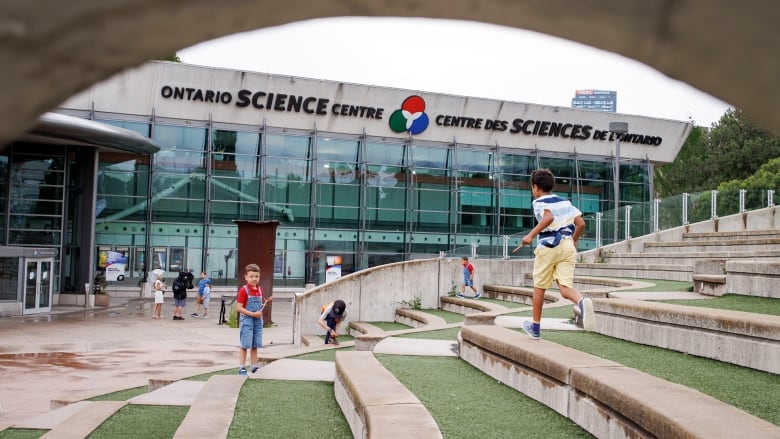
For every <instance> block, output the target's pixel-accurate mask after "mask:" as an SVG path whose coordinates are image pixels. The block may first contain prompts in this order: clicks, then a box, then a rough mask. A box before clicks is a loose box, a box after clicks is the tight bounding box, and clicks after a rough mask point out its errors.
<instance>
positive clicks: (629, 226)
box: [626, 204, 631, 241]
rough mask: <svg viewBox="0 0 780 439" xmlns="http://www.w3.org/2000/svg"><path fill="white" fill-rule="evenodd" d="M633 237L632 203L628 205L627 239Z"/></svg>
mask: <svg viewBox="0 0 780 439" xmlns="http://www.w3.org/2000/svg"><path fill="white" fill-rule="evenodd" d="M629 239H631V205H630V204H628V205H626V241H628V240H629Z"/></svg>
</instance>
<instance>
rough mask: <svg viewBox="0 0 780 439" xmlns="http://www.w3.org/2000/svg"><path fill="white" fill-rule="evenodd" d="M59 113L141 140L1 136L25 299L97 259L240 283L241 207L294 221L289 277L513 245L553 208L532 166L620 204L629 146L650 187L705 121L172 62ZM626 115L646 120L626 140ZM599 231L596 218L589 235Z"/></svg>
mask: <svg viewBox="0 0 780 439" xmlns="http://www.w3.org/2000/svg"><path fill="white" fill-rule="evenodd" d="M49 117H55V118H56V117H63V118H67V120H68V121H70V122H68V123H65V125H68V124H72V123H75V124H78V122H79V121H83V122H84V123H89V124H93V127H104V128H105V130H106V131H107V132H113V133H120V137H121V136H125V137H126V138H130V139H132V142H130V143H132V145H134V146H133V147H126V146H127V145H122V144H121V143H122V142H120V141H116V139H114V141H115V143H118V144H119V145H118V146H117V145H114V146H115V147H112V145H111V139H109V140H108V141H106V144H105V145H104V144H102V143H101V140H100V139H101V137H100V136H89V135H87V134H84V133H83V132H82V133H81V134H80V135H81V137H79V135H72V136H54V137H57V140H56V141H52V140H51V138H43V137H41V136H36V135H33V134H30V135H28V136H26V137H25V138H24V139H20V140H19V141H18V142H16V143H13V144H11V145H10V146H9V147H7V148H6V149H5V150H4V151H3V156H2V157H0V185H1V186H2V188H1V189H0V190H1V191H2V197H3V199H2V206H0V207H2V209H3V212H4V215H3V219H4V221H3V222H2V234H1V235H0V237H2V239H3V240H4V242H2V244H3V247H2V252H0V264H2V266H3V268H4V269H3V270H1V271H2V273H3V274H2V276H3V278H2V279H0V283H1V284H2V292H0V310H2V311H0V312H4V313H7V314H21V313H33V312H42V311H46V310H47V304H48V306H49V307H50V306H51V303H52V302H54V303H55V304H56V303H57V301H59V302H60V303H62V302H63V298H64V297H67V296H68V295H82V296H83V295H84V293H85V291H84V288H85V283H90V282H93V281H94V280H93V275H94V273H98V272H99V273H101V274H102V275H104V276H105V277H106V279H107V281H108V282H109V284H110V283H112V282H116V283H117V284H116V285H127V286H136V285H138V284H139V282H143V281H145V280H146V278H147V275H148V271H150V270H152V269H162V270H164V271H166V272H167V273H166V275H165V276H166V278H168V279H170V278H172V276H174V277H175V275H174V273H175V272H177V271H180V270H183V269H186V268H192V269H193V270H194V271H195V273H196V276H197V273H198V272H199V271H201V270H203V271H206V273H207V274H208V276H209V277H210V278H211V279H212V280H213V281H214V283H215V284H216V285H219V284H221V282H224V283H225V284H230V285H235V283H236V281H237V279H238V280H239V281H240V280H242V279H243V278H242V272H241V269H240V268H239V267H237V266H236V261H237V257H236V248H237V231H238V228H237V225H236V224H235V223H234V221H236V220H250V221H278V222H279V225H278V227H277V230H276V245H275V247H276V257H275V264H274V285H278V286H300V287H303V286H304V285H305V284H321V283H323V282H326V280H330V276H331V275H333V276H335V277H338V275H339V273H340V274H341V275H344V274H348V273H352V272H355V271H358V270H362V269H365V268H368V267H373V266H376V265H380V264H385V263H389V262H396V261H404V260H410V259H418V258H431V257H438V256H439V255H440V253H441V252H452V251H453V250H456V249H461V248H472V249H474V248H475V249H476V252H477V254H478V255H479V256H480V257H501V255H502V249H503V248H504V247H505V245H506V244H507V242H508V244H509V245H510V246H512V247H513V246H515V245H517V244H518V243H519V242H520V239H521V238H522V236H523V234H524V233H526V232H527V231H528V230H530V229H531V228H532V227H533V226H534V225H535V220H534V217H533V213H532V210H531V200H532V196H531V189H530V185H529V176H530V173H531V171H533V170H534V169H537V168H540V167H545V168H549V169H551V170H552V171H553V172H554V173H555V175H556V177H557V186H556V188H555V192H556V193H557V194H559V195H561V196H564V197H569V198H570V199H571V200H572V202H573V203H574V204H575V205H577V206H578V207H579V209H580V210H582V211H583V212H584V214H585V215H589V214H594V213H596V212H602V211H607V210H610V209H613V208H614V204H615V199H616V197H615V189H614V187H615V184H614V175H615V172H614V166H615V164H616V152H617V156H618V157H619V159H620V160H619V165H620V168H619V179H620V181H619V203H620V204H621V205H625V204H632V203H645V202H648V201H650V200H651V199H652V194H653V182H652V176H653V167H654V165H655V164H662V163H668V162H671V161H673V160H674V158H675V156H676V155H677V153H678V151H679V149H680V147H681V146H682V144H683V142H684V141H685V139H686V138H687V136H688V134H689V132H690V130H691V125H690V124H689V123H687V122H682V121H674V120H663V119H656V118H650V117H641V116H633V115H623V114H615V113H604V112H596V111H586V110H575V109H571V108H566V107H556V106H545V105H537V104H527V103H518V102H506V101H499V100H491V99H482V98H474V97H464V96H452V95H444V94H437V93H427V92H425V91H410V90H401V89H393V88H386V87H379V86H367V85H358V84H348V83H341V82H333V81H323V80H314V79H306V78H298V77H290V76H279V75H270V74H262V73H253V72H245V71H234V70H226V69H218V68H208V67H200V66H194V65H187V64H181V63H172V62H164V61H154V62H150V63H147V64H145V65H143V66H141V67H139V68H136V69H131V70H127V71H125V72H123V73H120V74H118V75H116V76H115V77H113V78H111V79H109V80H107V81H105V82H103V83H100V84H97V85H94V86H93V87H91V88H89V89H87V90H85V91H84V92H82V93H81V94H79V95H76V96H74V97H72V98H70V99H69V100H68V101H66V102H64V103H62V104H61V105H60V106H59V107H58V108H57V109H55V110H53V113H50V114H49ZM616 121H619V122H626V123H627V124H628V128H629V129H628V132H627V133H625V134H621V135H619V139H618V136H616V134H615V133H613V132H610V123H612V122H616ZM112 130H113V131H112ZM96 131H100V129H96ZM93 132H94V130H93ZM85 137H88V138H85ZM104 137H105V136H104ZM104 137H103V138H104ZM108 137H109V138H110V137H111V135H108ZM618 140H619V143H618ZM145 141H147V142H148V143H144V142H145ZM618 145H619V146H618ZM122 146H125V147H122ZM85 153H86V154H87V155H86V157H87V159H86V160H83V159H82V158H83V157H82V155H81V154H85ZM90 154H93V155H90ZM90 157H94V159H89V158H90ZM76 196H78V197H79V198H78V199H79V200H80V201H79V203H78V204H74V202H73V200H74V199H76V198H75V197H76ZM77 207H78V208H77ZM507 237H508V238H507ZM595 246H596V242H595V241H594V240H592V239H589V238H588V236H587V235H586V236H584V237H583V239H582V240H581V242H580V246H579V248H580V250H584V249H587V248H593V247H595ZM528 256H529V255H526V256H525V257H528ZM31 264H32V265H31ZM41 264H44V265H41ZM47 264H48V265H47ZM30 267H32V268H30ZM28 268H30V269H32V270H33V271H34V273H33V274H30V273H29V272H28V271H29V270H28ZM326 272H327V278H326ZM44 277H45V278H46V279H45V280H46V282H45V285H44V284H42V283H41V282H40V281H43V280H44ZM33 278H34V279H35V280H36V282H37V283H33V284H32V285H31V284H30V281H31V279H33ZM47 290H48V292H47ZM31 294H32V296H31ZM46 295H48V297H44V296H46ZM3 305H6V306H3Z"/></svg>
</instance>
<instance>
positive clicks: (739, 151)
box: [654, 110, 780, 198]
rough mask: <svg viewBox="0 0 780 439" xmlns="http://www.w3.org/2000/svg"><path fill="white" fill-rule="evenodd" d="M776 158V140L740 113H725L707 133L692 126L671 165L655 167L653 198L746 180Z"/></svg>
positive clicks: (779, 148)
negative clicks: (654, 193) (654, 194)
mask: <svg viewBox="0 0 780 439" xmlns="http://www.w3.org/2000/svg"><path fill="white" fill-rule="evenodd" d="M776 157H780V138H778V137H777V136H774V135H773V134H771V133H770V132H769V131H766V130H763V129H761V128H760V127H758V126H757V125H756V124H754V123H752V122H751V121H750V120H748V119H747V117H745V115H744V114H743V113H742V111H740V110H729V111H727V112H726V113H725V114H724V115H723V117H721V118H720V120H719V121H718V123H717V124H714V125H713V126H712V127H711V129H709V130H706V129H704V128H700V127H694V128H693V130H692V131H691V134H690V136H688V139H687V140H686V141H685V144H683V146H682V148H681V149H680V153H679V154H678V155H677V158H676V159H675V160H674V162H672V163H669V164H666V165H662V166H658V167H656V169H655V175H654V182H655V190H656V197H659V198H667V197H670V196H673V195H677V194H680V193H683V192H689V193H691V192H700V191H707V190H711V189H715V188H717V187H718V185H719V184H720V183H722V182H725V181H729V180H735V179H745V178H748V177H749V176H751V175H753V174H754V173H755V172H756V171H757V170H758V169H759V167H761V165H763V164H765V163H767V162H768V161H769V160H771V159H773V158H776ZM764 189H768V188H764Z"/></svg>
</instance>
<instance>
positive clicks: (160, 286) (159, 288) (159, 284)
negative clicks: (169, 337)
mask: <svg viewBox="0 0 780 439" xmlns="http://www.w3.org/2000/svg"><path fill="white" fill-rule="evenodd" d="M163 290H165V282H163V275H162V273H160V274H158V275H157V279H155V281H154V311H152V318H153V319H161V318H162V305H163Z"/></svg>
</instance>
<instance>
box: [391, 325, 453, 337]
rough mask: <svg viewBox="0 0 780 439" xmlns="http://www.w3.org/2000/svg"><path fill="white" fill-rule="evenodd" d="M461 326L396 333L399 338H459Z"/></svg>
mask: <svg viewBox="0 0 780 439" xmlns="http://www.w3.org/2000/svg"><path fill="white" fill-rule="evenodd" d="M459 332H460V327H457V328H447V329H437V330H434V331H424V332H410V333H408V334H400V335H395V336H394V337H398V338H421V339H427V340H457V339H458V333H459Z"/></svg>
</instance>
